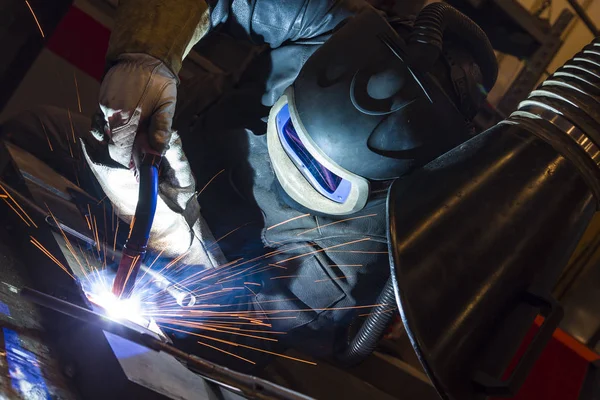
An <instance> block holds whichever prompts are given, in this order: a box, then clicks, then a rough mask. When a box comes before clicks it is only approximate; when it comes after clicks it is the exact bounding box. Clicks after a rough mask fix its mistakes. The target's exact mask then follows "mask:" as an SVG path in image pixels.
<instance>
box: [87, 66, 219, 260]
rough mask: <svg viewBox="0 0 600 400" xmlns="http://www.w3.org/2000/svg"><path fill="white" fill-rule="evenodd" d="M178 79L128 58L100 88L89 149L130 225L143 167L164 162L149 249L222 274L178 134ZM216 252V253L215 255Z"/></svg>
mask: <svg viewBox="0 0 600 400" xmlns="http://www.w3.org/2000/svg"><path fill="white" fill-rule="evenodd" d="M176 96H177V78H176V76H175V75H174V74H173V72H172V71H171V70H170V69H169V68H168V67H167V66H166V65H165V64H164V63H162V62H161V61H160V60H158V59H156V58H154V57H151V56H149V55H145V54H124V55H121V56H119V58H118V59H117V63H116V64H115V65H114V66H113V67H112V68H111V69H110V70H109V71H108V73H107V74H106V76H105V77H104V80H103V82H102V85H101V87H100V97H99V103H100V104H99V105H100V110H99V111H98V112H97V113H96V115H94V117H93V121H92V130H91V132H89V134H88V135H85V136H84V137H82V149H83V153H84V156H85V159H86V161H87V163H88V165H89V166H90V168H91V170H92V172H93V173H94V175H95V177H96V178H97V180H98V182H99V183H100V185H101V186H102V189H103V190H104V192H105V194H106V195H107V196H108V198H109V199H110V201H111V202H112V204H113V206H114V208H115V210H116V212H117V213H118V214H119V216H120V217H121V218H122V219H123V220H125V221H126V222H130V221H131V219H132V217H133V215H134V214H135V208H136V205H137V199H138V188H139V184H138V180H137V177H136V167H135V164H136V163H135V160H136V159H138V158H139V155H140V154H142V153H149V154H157V155H162V157H163V158H162V162H161V166H160V173H159V200H158V204H157V208H156V215H155V217H154V223H153V225H152V230H151V232H150V241H149V243H148V245H149V248H150V249H151V250H153V251H155V252H162V255H163V256H166V257H169V258H176V257H182V258H181V259H180V262H181V263H183V264H187V265H201V266H204V267H207V268H211V267H215V266H217V265H218V264H219V263H220V262H222V261H223V256H222V254H221V253H220V250H219V249H218V248H217V246H212V243H213V242H214V239H213V238H212V235H211V233H210V231H209V230H208V228H207V226H206V223H205V222H204V219H203V218H202V217H201V215H200V207H199V204H198V202H197V200H196V195H195V186H196V185H195V180H194V176H193V174H192V172H191V169H190V165H189V163H188V161H187V158H186V156H185V154H184V152H183V148H182V144H181V139H180V138H179V135H177V133H175V132H172V130H171V123H172V119H173V113H174V112H175V104H176ZM208 247H211V252H209V251H207V248H208Z"/></svg>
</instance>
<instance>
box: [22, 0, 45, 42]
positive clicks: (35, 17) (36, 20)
mask: <svg viewBox="0 0 600 400" xmlns="http://www.w3.org/2000/svg"><path fill="white" fill-rule="evenodd" d="M25 4H27V7H29V11H31V15H33V19H35V23H36V24H37V26H38V29H39V30H40V33H41V34H42V38H45V37H46V36H45V35H44V31H43V30H42V26H41V25H40V22H39V21H38V19H37V16H36V15H35V12H33V8H31V5H29V1H27V0H25Z"/></svg>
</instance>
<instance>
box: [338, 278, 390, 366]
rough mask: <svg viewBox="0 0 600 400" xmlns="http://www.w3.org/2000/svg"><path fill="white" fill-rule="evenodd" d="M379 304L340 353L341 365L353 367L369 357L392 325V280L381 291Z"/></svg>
mask: <svg viewBox="0 0 600 400" xmlns="http://www.w3.org/2000/svg"><path fill="white" fill-rule="evenodd" d="M377 304H378V305H377V306H376V307H374V308H373V311H371V313H370V314H369V316H368V317H367V319H366V320H365V322H364V323H363V324H362V326H361V327H360V329H359V331H358V333H357V334H356V335H355V336H354V338H352V339H351V340H349V341H348V343H347V346H346V348H345V349H343V350H342V351H341V352H340V353H338V355H337V359H338V361H340V362H341V363H343V364H345V365H348V366H351V365H355V364H358V363H359V362H361V361H362V360H364V359H365V358H366V357H368V356H369V355H370V354H371V353H372V352H373V351H374V350H375V348H376V347H377V343H378V342H379V340H380V339H381V338H382V336H383V334H384V333H385V330H386V329H387V327H388V326H389V325H390V323H391V321H392V319H393V317H394V315H396V312H395V310H396V309H395V308H393V309H392V310H391V309H390V308H391V307H394V305H395V304H396V297H395V294H394V285H393V283H392V279H391V278H389V279H388V281H387V282H386V284H385V286H384V288H383V290H382V291H381V294H380V295H379V298H378V299H377Z"/></svg>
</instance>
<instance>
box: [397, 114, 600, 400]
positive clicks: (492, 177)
mask: <svg viewBox="0 0 600 400" xmlns="http://www.w3.org/2000/svg"><path fill="white" fill-rule="evenodd" d="M594 205H595V204H594V201H593V196H592V194H591V191H590V190H589V188H588V186H587V185H586V183H585V181H584V180H583V179H582V177H581V175H580V173H579V171H578V169H577V168H575V167H574V165H573V164H572V163H571V162H570V161H569V160H567V159H565V158H564V157H562V156H561V155H560V154H558V153H557V152H556V150H554V149H553V147H552V146H550V145H549V144H547V143H545V142H544V141H542V140H541V139H539V138H536V137H535V136H533V135H531V134H530V133H529V132H528V131H526V130H524V129H523V128H522V127H520V126H515V125H508V124H503V125H499V126H496V127H495V128H492V129H490V130H488V131H487V132H485V133H482V134H481V135H479V136H477V137H475V138H474V139H472V140H470V141H469V142H467V143H465V144H463V145H461V146H459V147H457V148H456V149H454V150H453V151H451V152H450V153H448V154H446V155H445V156H443V157H441V158H440V159H438V160H436V161H435V162H433V163H431V164H430V165H428V166H427V167H426V168H425V169H424V170H423V171H420V172H417V173H416V174H415V175H414V176H412V177H411V178H409V179H406V180H399V181H397V182H396V183H394V185H393V186H392V188H391V192H390V198H389V213H390V238H389V239H390V246H391V258H392V276H393V279H394V281H395V282H394V285H395V289H396V298H397V301H398V304H399V307H400V311H401V316H402V319H403V321H404V324H405V327H406V330H407V332H408V334H409V336H410V337H411V340H412V342H413V345H414V347H415V350H416V352H417V355H418V357H419V358H420V360H421V362H422V364H423V366H424V368H425V370H426V371H427V373H428V375H429V377H430V378H431V380H432V382H433V383H434V384H435V386H436V388H437V389H438V391H439V393H440V394H441V395H442V396H443V398H446V399H475V398H479V397H480V396H484V395H507V394H510V393H514V392H515V391H516V390H518V387H519V386H520V384H521V383H522V382H523V381H524V378H525V377H526V375H527V373H528V372H529V368H530V367H531V366H532V364H533V362H534V361H535V359H536V357H537V356H538V355H539V354H540V352H541V350H542V349H543V347H544V345H545V340H547V339H549V336H548V335H549V333H550V335H551V332H552V331H554V329H555V328H556V325H557V324H558V323H559V321H560V316H561V314H562V311H561V309H560V307H559V306H558V305H557V304H556V303H555V302H554V301H553V300H552V298H551V297H550V296H549V293H550V292H551V290H552V287H553V285H554V283H555V281H556V280H557V278H558V276H559V274H560V271H561V269H562V268H563V266H564V265H565V264H566V262H567V260H568V258H569V256H570V254H571V253H572V251H573V249H574V248H575V246H576V244H577V242H578V240H579V237H580V236H581V235H582V233H583V231H584V229H585V227H586V226H587V224H588V222H589V220H590V219H591V216H592V214H593V212H594ZM433 250H435V251H433ZM538 313H541V314H542V315H545V316H546V324H548V325H546V326H543V327H542V329H541V331H540V336H539V340H537V341H534V343H532V346H531V347H530V348H529V350H528V352H527V353H526V356H525V357H523V358H522V360H521V363H520V364H519V367H517V368H516V369H515V372H513V374H512V375H511V376H510V377H509V379H508V380H507V381H506V382H503V381H501V380H500V377H501V376H502V374H503V372H504V370H505V368H507V366H508V364H509V362H510V361H511V359H512V358H513V356H514V354H515V351H516V349H517V347H518V345H519V344H520V343H521V341H522V339H523V337H524V335H525V333H526V332H527V331H528V330H529V328H530V327H531V324H532V323H533V320H534V318H535V316H536V315H537V314H538Z"/></svg>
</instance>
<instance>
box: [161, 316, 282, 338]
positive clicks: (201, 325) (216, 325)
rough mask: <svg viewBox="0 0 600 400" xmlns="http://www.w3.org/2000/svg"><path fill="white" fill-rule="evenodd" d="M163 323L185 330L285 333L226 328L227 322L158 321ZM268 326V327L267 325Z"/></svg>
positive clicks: (166, 319) (233, 327)
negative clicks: (210, 329) (209, 329)
mask: <svg viewBox="0 0 600 400" xmlns="http://www.w3.org/2000/svg"><path fill="white" fill-rule="evenodd" d="M160 321H161V322H163V323H168V324H172V325H179V326H182V327H186V328H198V329H204V328H206V327H208V328H213V329H214V328H219V329H226V330H232V331H235V332H232V333H236V332H252V333H263V334H271V335H286V334H287V332H278V331H268V330H264V329H263V330H258V329H243V328H237V327H235V326H228V325H227V324H228V323H227V322H224V323H219V322H209V323H206V322H195V321H185V320H183V321H181V320H176V319H171V318H163V319H161V320H160ZM246 325H252V326H254V325H266V324H263V323H261V322H259V323H258V324H248V323H247V324H246ZM267 326H270V325H267ZM219 332H221V333H224V332H223V331H219ZM251 337H255V338H258V339H268V340H271V341H277V339H272V338H265V337H262V336H251Z"/></svg>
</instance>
